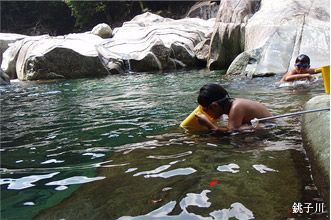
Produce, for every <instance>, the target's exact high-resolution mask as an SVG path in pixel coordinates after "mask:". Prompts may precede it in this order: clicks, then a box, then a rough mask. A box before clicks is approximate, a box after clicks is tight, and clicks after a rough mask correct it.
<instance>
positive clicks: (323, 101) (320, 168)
mask: <svg viewBox="0 0 331 220" xmlns="http://www.w3.org/2000/svg"><path fill="white" fill-rule="evenodd" d="M326 107H330V95H321V96H316V97H314V98H312V99H311V100H309V101H308V102H307V103H306V105H305V110H312V109H319V108H326ZM302 118H303V121H302V137H303V143H304V147H305V149H306V151H307V154H308V157H309V160H310V163H311V170H312V174H313V178H314V181H315V184H316V185H317V187H318V188H319V190H320V192H321V194H322V197H323V200H324V202H326V203H327V204H328V205H327V207H329V204H330V111H321V112H314V113H309V114H305V115H303V116H302ZM329 211H330V210H329Z"/></svg>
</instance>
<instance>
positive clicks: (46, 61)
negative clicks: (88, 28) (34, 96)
mask: <svg viewBox="0 0 331 220" xmlns="http://www.w3.org/2000/svg"><path fill="white" fill-rule="evenodd" d="M101 41H102V38H100V37H99V36H96V35H93V34H69V35H67V36H58V37H50V36H37V37H27V38H25V39H24V40H21V41H17V42H16V43H15V45H13V46H11V47H10V48H8V49H7V50H6V52H5V53H4V60H3V62H2V64H1V67H2V68H3V70H4V71H5V72H6V73H7V72H9V73H11V74H12V71H13V70H12V67H13V66H15V68H16V74H17V78H18V79H19V80H41V79H58V78H66V79H67V78H69V79H71V78H82V77H94V76H102V75H106V74H108V72H107V70H106V69H105V68H104V66H103V65H102V63H101V62H100V60H99V57H98V52H97V50H96V48H95V45H97V44H98V43H100V42H101ZM7 55H8V56H7Z"/></svg>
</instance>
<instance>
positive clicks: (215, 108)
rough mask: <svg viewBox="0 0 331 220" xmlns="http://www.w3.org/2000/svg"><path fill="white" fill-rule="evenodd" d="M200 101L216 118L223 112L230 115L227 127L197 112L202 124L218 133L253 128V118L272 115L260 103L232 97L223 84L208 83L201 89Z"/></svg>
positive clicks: (209, 113) (204, 108)
mask: <svg viewBox="0 0 331 220" xmlns="http://www.w3.org/2000/svg"><path fill="white" fill-rule="evenodd" d="M198 103H199V104H200V105H201V106H202V107H203V110H204V111H205V112H206V113H207V114H208V115H210V116H211V117H212V118H214V119H216V118H220V117H221V116H222V115H223V114H226V115H228V116H229V121H228V125H227V127H218V126H216V125H214V124H213V123H212V122H211V121H210V120H209V119H208V117H207V116H206V115H204V114H195V117H197V119H198V121H199V123H200V124H201V125H204V126H206V127H207V128H208V129H209V130H212V131H214V132H216V133H229V132H235V131H244V130H251V129H253V126H252V125H250V124H251V120H252V119H254V118H265V117H271V116H272V115H271V113H270V112H269V111H268V109H267V108H266V107H264V106H263V105H261V104H260V103H257V102H254V101H251V100H247V99H242V98H230V97H229V94H228V92H227V91H226V90H225V89H224V88H223V87H222V86H220V85H218V84H214V83H209V84H206V85H204V86H203V87H202V88H201V89H200V94H199V96H198Z"/></svg>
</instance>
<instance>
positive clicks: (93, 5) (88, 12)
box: [65, 0, 107, 29]
mask: <svg viewBox="0 0 331 220" xmlns="http://www.w3.org/2000/svg"><path fill="white" fill-rule="evenodd" d="M65 3H66V4H67V5H68V7H69V8H70V9H71V15H72V16H74V17H75V18H76V23H75V26H76V27H78V28H79V29H90V28H92V27H93V26H95V25H96V24H98V23H102V22H105V23H107V17H106V14H105V11H106V8H107V3H104V2H99V1H72V0H65Z"/></svg>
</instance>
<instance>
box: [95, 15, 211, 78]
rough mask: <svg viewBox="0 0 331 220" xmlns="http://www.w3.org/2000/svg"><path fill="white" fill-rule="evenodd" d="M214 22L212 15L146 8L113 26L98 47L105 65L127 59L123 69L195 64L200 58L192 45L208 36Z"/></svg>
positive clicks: (156, 68) (164, 67) (160, 68)
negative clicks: (177, 15) (176, 16)
mask: <svg viewBox="0 0 331 220" xmlns="http://www.w3.org/2000/svg"><path fill="white" fill-rule="evenodd" d="M214 23H215V19H209V20H207V21H206V20H203V19H199V18H185V19H180V20H173V19H169V18H163V17H161V16H158V15H155V14H151V13H148V12H147V13H144V14H141V15H138V16H136V17H135V18H133V19H132V20H131V21H129V22H125V23H124V24H123V26H122V27H120V28H115V29H114V31H113V38H111V39H108V40H104V41H103V43H102V44H100V45H99V46H100V47H99V49H98V51H99V54H100V56H101V57H102V60H103V62H104V65H105V66H107V67H109V66H110V65H111V63H113V62H120V61H122V62H124V63H127V65H126V66H125V67H123V69H125V68H129V69H130V71H134V72H142V71H152V70H163V69H176V68H182V67H195V66H199V65H201V62H200V61H201V60H199V59H198V58H197V56H196V54H195V52H199V51H196V50H194V49H195V47H196V46H197V45H198V43H200V42H201V41H204V40H205V39H207V38H208V37H210V36H211V31H212V27H213V25H214ZM204 65H205V64H204ZM109 71H111V70H109Z"/></svg>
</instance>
